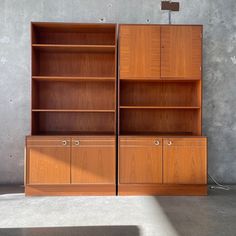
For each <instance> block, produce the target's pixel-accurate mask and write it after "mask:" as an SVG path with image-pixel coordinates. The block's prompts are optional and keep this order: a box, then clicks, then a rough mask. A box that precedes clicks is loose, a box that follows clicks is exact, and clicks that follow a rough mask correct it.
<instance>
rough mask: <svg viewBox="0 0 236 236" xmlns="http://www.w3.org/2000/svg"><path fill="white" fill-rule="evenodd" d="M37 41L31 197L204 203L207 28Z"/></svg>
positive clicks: (55, 30) (60, 35) (84, 27)
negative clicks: (184, 198)
mask: <svg viewBox="0 0 236 236" xmlns="http://www.w3.org/2000/svg"><path fill="white" fill-rule="evenodd" d="M31 31H32V42H31V43H32V45H31V46H32V110H31V113H32V117H31V118H32V119H31V121H32V122H31V127H32V129H31V135H30V136H28V137H27V138H26V165H25V166H26V170H25V173H26V174H25V185H26V195H115V194H116V193H117V190H118V194H120V195H205V194H207V140H206V137H203V136H202V71H201V66H202V26H199V25H127V24H123V25H120V27H119V56H118V61H117V34H116V32H117V29H116V25H115V24H77V23H32V29H31ZM117 67H118V68H119V73H118V74H119V80H118V81H117V71H116V70H117V69H116V68H117ZM117 85H118V87H117ZM117 103H118V107H117ZM117 136H118V140H117ZM117 148H118V150H117ZM117 153H118V155H117Z"/></svg>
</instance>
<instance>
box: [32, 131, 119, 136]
mask: <svg viewBox="0 0 236 236" xmlns="http://www.w3.org/2000/svg"><path fill="white" fill-rule="evenodd" d="M38 135H43V136H44V135H49V136H50V135H52V136H53V135H55V136H58V135H68V136H72V135H76V136H77V135H81V136H82V135H85V136H86V135H94V136H103V135H115V133H114V132H105V131H104V132H96V131H94V132H92V131H90V132H89V131H88V132H81V131H53V132H51V131H47V132H39V133H38V134H37V136H38Z"/></svg>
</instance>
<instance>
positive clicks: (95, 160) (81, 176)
mask: <svg viewBox="0 0 236 236" xmlns="http://www.w3.org/2000/svg"><path fill="white" fill-rule="evenodd" d="M71 183H72V184H91V183H99V184H101V183H103V184H111V183H112V184H115V137H104V138H103V137H99V138H98V137H74V138H72V150H71Z"/></svg>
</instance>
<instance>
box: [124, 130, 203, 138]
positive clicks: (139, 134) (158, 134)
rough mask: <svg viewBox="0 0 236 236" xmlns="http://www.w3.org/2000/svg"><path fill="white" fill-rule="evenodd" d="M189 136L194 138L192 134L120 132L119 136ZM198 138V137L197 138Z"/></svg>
mask: <svg viewBox="0 0 236 236" xmlns="http://www.w3.org/2000/svg"><path fill="white" fill-rule="evenodd" d="M131 135H132V136H181V137H182V136H191V137H195V136H196V135H194V134H193V133H192V132H155V131H154V132H134V131H133V132H121V133H120V136H131ZM197 137H199V136H197Z"/></svg>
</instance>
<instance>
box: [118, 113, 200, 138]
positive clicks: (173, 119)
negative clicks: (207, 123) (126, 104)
mask: <svg viewBox="0 0 236 236" xmlns="http://www.w3.org/2000/svg"><path fill="white" fill-rule="evenodd" d="M200 116H201V111H200V110H199V109H196V110H195V109H188V110H185V109H178V110H176V109H168V110H164V109H161V110H158V109H153V110H143V109H135V110H133V109H125V110H122V111H120V134H121V135H122V134H135V133H137V134H145V133H154V134H159V133H160V134H169V133H172V134H188V135H201V119H200Z"/></svg>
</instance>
